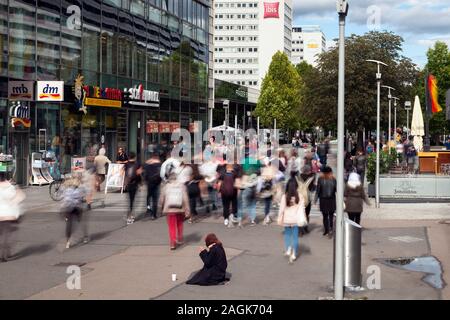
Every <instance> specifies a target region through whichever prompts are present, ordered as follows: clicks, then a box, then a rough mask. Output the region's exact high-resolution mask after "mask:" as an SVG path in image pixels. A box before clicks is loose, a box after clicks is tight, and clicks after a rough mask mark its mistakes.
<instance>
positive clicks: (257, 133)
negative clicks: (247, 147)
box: [256, 117, 259, 142]
mask: <svg viewBox="0 0 450 320" xmlns="http://www.w3.org/2000/svg"><path fill="white" fill-rule="evenodd" d="M256 136H257V137H258V142H259V117H257V118H256Z"/></svg>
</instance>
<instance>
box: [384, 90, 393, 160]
mask: <svg viewBox="0 0 450 320" xmlns="http://www.w3.org/2000/svg"><path fill="white" fill-rule="evenodd" d="M382 87H383V88H387V89H388V90H389V94H388V98H389V126H388V134H387V145H388V150H389V151H388V152H389V153H391V148H390V147H389V142H390V141H391V130H392V128H391V110H392V99H393V98H392V93H391V90H394V91H395V89H394V88H392V87H389V86H382Z"/></svg>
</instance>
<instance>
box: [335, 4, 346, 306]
mask: <svg viewBox="0 0 450 320" xmlns="http://www.w3.org/2000/svg"><path fill="white" fill-rule="evenodd" d="M336 4H337V6H336V7H337V12H338V14H339V89H338V123H337V129H338V134H337V135H338V139H337V144H338V146H337V170H336V171H337V193H336V247H335V251H334V252H335V259H336V260H335V263H334V267H335V269H334V298H335V299H336V300H342V299H343V298H344V224H343V220H344V219H343V216H344V208H343V203H344V138H345V122H344V114H345V18H346V17H347V13H348V2H347V1H346V0H338V1H337V3H336Z"/></svg>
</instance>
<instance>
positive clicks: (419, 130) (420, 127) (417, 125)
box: [411, 96, 425, 151]
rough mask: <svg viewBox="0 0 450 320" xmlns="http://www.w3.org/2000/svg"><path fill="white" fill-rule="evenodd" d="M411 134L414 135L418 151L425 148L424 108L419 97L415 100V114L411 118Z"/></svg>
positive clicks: (414, 142)
mask: <svg viewBox="0 0 450 320" xmlns="http://www.w3.org/2000/svg"><path fill="white" fill-rule="evenodd" d="M411 135H412V136H414V141H413V144H414V147H415V148H416V150H417V151H422V150H423V139H422V137H423V136H424V135H425V131H424V123H423V115H422V108H421V107H420V100H419V97H418V96H416V99H415V101H414V109H413V116H412V120H411Z"/></svg>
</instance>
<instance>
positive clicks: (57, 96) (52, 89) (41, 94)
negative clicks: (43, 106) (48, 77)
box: [37, 81, 64, 101]
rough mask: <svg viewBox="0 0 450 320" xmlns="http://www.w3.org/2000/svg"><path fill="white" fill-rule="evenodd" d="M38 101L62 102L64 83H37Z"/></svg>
mask: <svg viewBox="0 0 450 320" xmlns="http://www.w3.org/2000/svg"><path fill="white" fill-rule="evenodd" d="M37 100H38V101H64V81H38V82H37Z"/></svg>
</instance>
